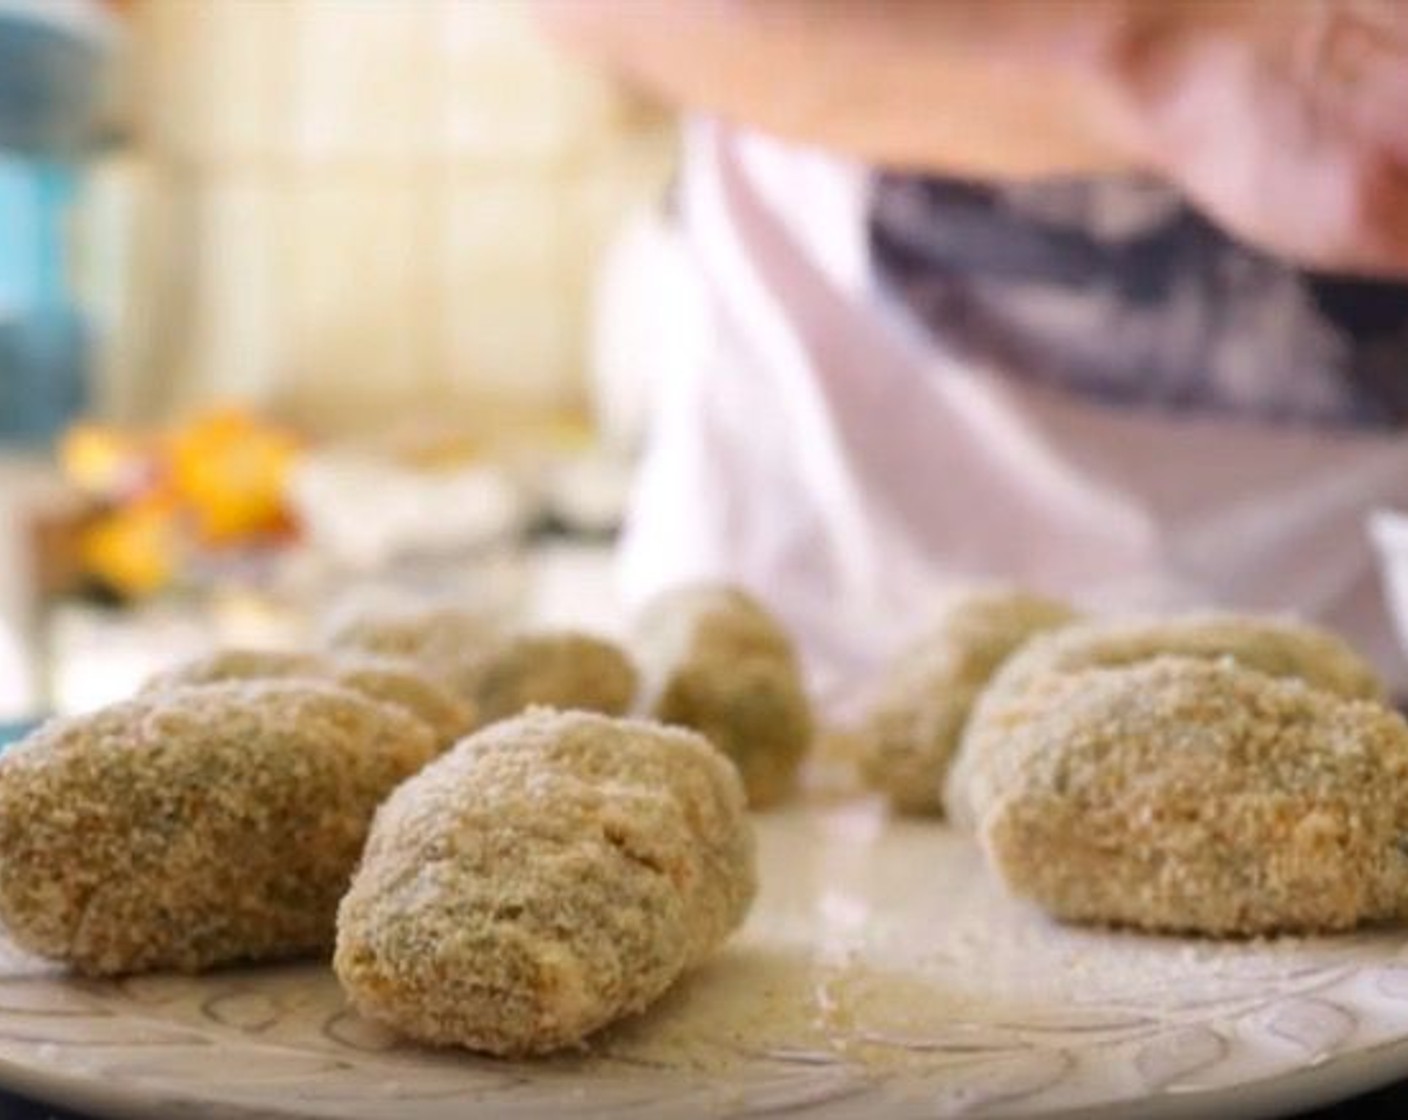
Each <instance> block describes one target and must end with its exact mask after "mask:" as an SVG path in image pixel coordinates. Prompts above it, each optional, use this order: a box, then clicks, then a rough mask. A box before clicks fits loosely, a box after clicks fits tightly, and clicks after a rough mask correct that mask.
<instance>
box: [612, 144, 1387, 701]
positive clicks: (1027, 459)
mask: <svg viewBox="0 0 1408 1120" xmlns="http://www.w3.org/2000/svg"><path fill="white" fill-rule="evenodd" d="M873 181H874V180H873V178H872V176H871V175H870V173H869V172H868V171H867V170H866V169H864V168H861V167H858V166H855V165H852V164H849V163H845V162H842V161H839V160H836V159H833V158H830V157H828V156H825V155H822V154H818V153H815V152H811V151H806V150H801V149H797V148H793V147H790V146H788V145H785V144H782V143H780V142H777V141H775V140H772V139H769V138H765V137H762V136H758V135H754V134H749V133H740V132H737V131H734V130H732V129H730V128H728V127H725V126H723V125H720V124H718V123H715V122H709V121H700V122H697V123H694V124H693V125H691V127H690V130H689V133H688V137H687V155H686V160H685V166H684V170H683V173H682V179H681V184H680V188H681V189H680V207H681V212H682V216H683V225H684V229H685V231H686V237H687V239H688V246H689V250H690V255H691V259H692V261H693V265H694V268H695V269H696V272H697V276H698V279H699V288H700V291H701V292H702V293H703V299H704V302H705V313H706V318H705V323H706V324H707V333H706V345H705V346H704V347H703V349H702V350H701V351H700V352H699V353H698V355H697V357H696V359H695V360H693V361H691V362H690V363H688V365H686V366H683V367H681V368H678V369H675V370H674V371H673V374H672V376H671V377H670V379H669V380H668V381H667V382H665V383H664V384H661V385H659V386H658V387H657V393H656V397H655V401H654V414H653V419H652V428H651V434H650V439H649V445H648V449H647V453H646V456H645V461H644V465H643V469H642V473H641V477H640V481H639V484H638V487H637V491H636V493H635V496H634V500H633V504H632V508H631V514H630V517H629V520H628V525H627V532H626V537H625V540H624V544H623V551H622V568H621V571H622V576H623V582H624V589H625V593H626V596H627V599H628V601H629V602H631V603H638V602H639V601H641V600H643V599H644V598H646V597H648V596H649V595H651V594H653V593H655V592H657V591H659V590H661V589H663V588H665V587H668V586H669V585H671V584H674V583H676V582H679V581H682V580H690V579H723V580H731V581H737V582H739V583H741V584H743V585H745V586H747V587H749V588H751V589H752V590H754V591H755V592H756V593H758V594H759V595H760V596H761V597H763V599H764V600H765V601H767V602H768V603H769V604H771V605H772V606H773V607H774V608H775V609H776V610H777V611H779V612H780V613H781V614H782V616H783V617H784V618H785V620H786V621H787V622H788V623H789V624H790V625H791V626H792V627H793V629H794V631H795V632H796V633H797V634H798V635H799V637H800V638H801V641H802V645H803V648H804V652H805V655H806V658H807V663H808V666H809V668H810V670H811V672H812V675H813V679H814V683H815V684H816V685H817V687H818V689H819V691H820V693H821V695H822V696H823V699H824V701H825V702H826V703H827V704H828V705H829V706H831V707H832V708H833V709H840V710H844V707H845V700H846V698H847V697H848V696H851V695H853V694H854V692H855V688H856V686H858V685H861V684H863V683H864V681H865V680H866V679H867V678H868V677H869V676H870V675H871V674H872V673H873V672H874V671H875V670H876V669H877V668H878V666H879V665H880V664H882V663H883V661H884V659H886V658H887V657H889V656H890V655H892V654H893V653H894V652H895V650H896V649H897V647H898V646H899V645H900V644H901V643H903V642H905V641H906V640H908V639H909V638H910V637H912V636H913V635H914V634H915V632H916V631H917V630H918V629H919V628H920V627H922V626H923V624H924V622H925V620H926V614H927V610H928V607H929V604H930V603H931V601H932V600H933V599H934V597H935V596H936V595H937V594H938V593H939V592H940V591H941V590H943V589H944V588H945V587H947V586H950V585H952V584H953V583H954V582H956V581H969V580H974V579H983V580H986V579H1002V580H1011V581H1017V582H1020V583H1022V584H1026V585H1029V586H1031V587H1033V588H1035V589H1039V590H1044V591H1047V592H1051V593H1055V594H1058V595H1064V596H1067V597H1069V598H1071V599H1073V600H1075V601H1077V602H1078V603H1079V604H1082V605H1084V606H1086V607H1088V608H1091V609H1095V610H1129V609H1179V608H1191V607H1208V606H1224V607H1236V608H1245V609H1251V610H1266V611H1280V612H1286V611H1289V612H1293V613H1295V614H1297V615H1300V616H1302V617H1305V618H1307V619H1311V620H1315V621H1318V622H1321V623H1324V624H1326V625H1328V626H1331V627H1333V628H1335V629H1336V630H1338V631H1340V632H1341V633H1343V634H1344V635H1345V636H1346V637H1347V638H1348V639H1349V640H1350V641H1351V642H1353V643H1354V644H1355V645H1356V646H1357V647H1358V648H1359V649H1360V650H1361V651H1362V652H1363V653H1365V654H1366V655H1367V656H1369V657H1370V658H1372V659H1373V660H1374V661H1376V662H1377V663H1378V664H1379V666H1380V667H1381V668H1382V669H1383V671H1384V672H1385V673H1386V674H1387V675H1388V676H1389V678H1390V679H1391V681H1392V682H1393V684H1394V685H1395V687H1402V686H1403V685H1405V684H1408V667H1405V664H1404V662H1403V659H1402V657H1401V654H1400V653H1399V651H1398V649H1397V645H1396V643H1395V641H1394V639H1393V637H1392V633H1391V628H1390V621H1389V618H1388V616H1387V612H1386V609H1385V605H1384V601H1383V595H1382V590H1381V587H1380V581H1379V574H1378V571H1377V567H1376V563H1375V560H1374V556H1373V553H1372V551H1371V547H1370V544H1369V540H1368V536H1367V530H1366V518H1367V517H1368V515H1369V513H1370V512H1371V511H1372V510H1374V509H1376V508H1378V507H1395V506H1402V507H1408V440H1405V439H1404V438H1402V437H1401V436H1400V435H1399V434H1397V432H1395V431H1393V430H1372V431H1361V430H1353V429H1350V430H1345V429H1333V430H1331V429H1324V428H1317V427H1314V426H1306V425H1276V424H1267V423H1263V422H1253V421H1248V420H1247V419H1244V418H1240V419H1239V418H1231V419H1229V418H1227V417H1221V416H1208V415H1201V414H1198V415H1174V414H1169V413H1165V412H1159V411H1157V410H1148V409H1138V408H1116V407H1111V406H1110V405H1108V404H1106V403H1100V402H1091V401H1089V400H1086V399H1082V398H1080V397H1078V396H1075V395H1071V394H1068V393H1065V392H1063V391H1062V390H1061V389H1060V388H1059V387H1053V386H1051V385H1048V384H1042V383H1039V382H1035V381H1030V380H1023V379H1021V378H1013V377H1010V376H1005V375H1004V374H1005V371H1003V370H1001V369H997V368H993V367H992V366H990V365H984V364H983V363H982V362H979V361H974V360H973V359H972V358H971V357H969V358H964V359H959V358H957V357H955V356H954V355H953V354H952V353H950V352H946V351H945V349H944V348H943V347H940V346H936V345H935V344H934V341H933V338H932V337H931V335H930V334H929V333H928V332H927V331H926V330H925V329H924V327H923V326H922V325H921V324H920V323H919V322H917V321H916V320H915V318H914V317H913V316H912V315H910V314H909V313H908V312H907V311H906V309H905V308H904V307H902V306H899V305H898V304H897V302H896V300H895V299H894V298H893V295H892V294H891V293H890V292H889V291H887V290H884V289H882V287H881V285H880V283H879V279H878V277H877V276H876V273H875V270H874V268H873V262H872V259H871V257H872V254H871V251H870V244H869V240H868V234H867V207H868V206H869V203H870V192H871V189H872V185H873ZM1404 376H1405V377H1408V369H1405V371H1404Z"/></svg>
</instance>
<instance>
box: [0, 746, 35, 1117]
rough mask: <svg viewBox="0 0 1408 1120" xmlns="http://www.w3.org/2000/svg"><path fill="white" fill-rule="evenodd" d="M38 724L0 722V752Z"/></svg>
mask: <svg viewBox="0 0 1408 1120" xmlns="http://www.w3.org/2000/svg"><path fill="white" fill-rule="evenodd" d="M38 726H39V721H38V720H30V721H26V722H24V723H0V754H4V753H5V748H6V747H8V746H9V745H10V744H11V743H18V742H19V741H20V740H21V739H23V738H24V737H25V736H26V735H28V734H29V733H30V732H31V731H33V730H34V729H35V728H36V727H38ZM3 1115H4V1113H3V1112H0V1116H3Z"/></svg>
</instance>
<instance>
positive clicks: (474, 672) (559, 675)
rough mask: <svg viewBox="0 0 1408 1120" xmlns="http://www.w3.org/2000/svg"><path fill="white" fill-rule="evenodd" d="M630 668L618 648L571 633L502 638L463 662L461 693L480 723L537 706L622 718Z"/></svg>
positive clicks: (632, 689)
mask: <svg viewBox="0 0 1408 1120" xmlns="http://www.w3.org/2000/svg"><path fill="white" fill-rule="evenodd" d="M638 683H639V682H638V678H637V674H636V670H635V666H634V665H632V664H631V660H630V658H629V657H627V655H626V654H625V652H624V651H623V650H621V649H620V647H618V646H616V645H614V644H613V643H611V642H609V641H606V640H605V639H604V638H598V637H594V636H592V635H590V634H580V633H576V632H575V631H570V630H563V631H542V632H540V633H523V634H516V635H512V636H508V637H504V638H501V639H500V640H499V641H497V642H495V643H493V644H491V645H490V646H489V647H488V648H487V649H486V650H485V651H484V652H483V653H482V654H481V655H480V656H479V657H478V658H476V659H474V660H473V661H471V662H467V663H466V664H465V665H464V667H463V669H462V671H461V673H460V674H459V677H458V685H459V689H460V691H461V693H462V694H463V695H465V696H467V697H468V698H469V699H470V700H471V702H472V703H473V704H474V705H475V707H476V709H477V710H478V712H479V715H480V720H481V721H482V722H483V723H493V722H494V721H496V720H501V719H508V718H510V717H511V716H516V715H519V714H520V713H522V712H524V711H526V710H527V709H528V708H531V707H535V706H541V707H548V708H560V709H563V710H568V709H575V710H580V711H586V712H600V713H602V714H603V715H612V716H616V715H624V714H625V713H626V712H628V711H629V710H630V707H631V704H632V702H633V701H634V700H635V695H636V689H637V687H638Z"/></svg>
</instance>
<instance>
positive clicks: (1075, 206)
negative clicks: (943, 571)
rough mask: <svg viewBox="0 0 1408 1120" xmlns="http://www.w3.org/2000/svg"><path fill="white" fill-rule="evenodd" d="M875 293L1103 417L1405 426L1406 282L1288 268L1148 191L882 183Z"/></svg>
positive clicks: (1120, 184) (1135, 187)
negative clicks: (1124, 412) (1093, 404)
mask: <svg viewBox="0 0 1408 1120" xmlns="http://www.w3.org/2000/svg"><path fill="white" fill-rule="evenodd" d="M870 243H871V250H872V253H873V259H874V262H875V267H876V269H877V271H878V273H879V275H880V276H881V278H882V281H883V282H884V283H885V284H886V285H887V286H888V287H889V288H890V289H891V290H892V291H893V293H894V294H895V296H896V297H897V298H898V299H899V300H901V301H902V303H903V304H904V305H905V306H906V307H907V308H908V309H909V310H910V311H912V312H913V314H914V315H915V316H916V317H917V318H918V319H919V320H920V321H921V322H922V323H923V324H924V325H925V327H926V328H927V329H928V330H929V331H930V332H931V334H932V336H933V337H934V339H935V341H936V342H937V343H939V344H940V345H942V346H944V347H945V348H947V349H948V350H950V351H951V352H953V353H956V354H957V355H958V356H960V357H964V358H969V359H972V360H975V361H978V362H982V363H983V364H985V365H992V366H995V367H997V368H998V369H1001V370H1002V371H1004V372H1005V373H1007V374H1010V375H1011V376H1013V377H1019V378H1026V379H1030V380H1032V381H1036V382H1040V383H1043V384H1046V385H1049V386H1052V387H1056V388H1059V389H1061V390H1064V391H1068V392H1070V393H1073V394H1076V395H1079V396H1082V397H1084V398H1087V399H1091V400H1095V401H1099V402H1102V403H1105V404H1110V405H1119V406H1126V407H1139V408H1149V409H1157V410H1161V411H1165V412H1168V411H1173V412H1187V413H1204V414H1217V415H1223V416H1234V417H1239V418H1245V419H1253V420H1260V421H1266V422H1277V423H1293V424H1308V425H1317V426H1326V427H1356V428H1377V429H1391V428H1397V427H1400V426H1402V425H1403V424H1405V423H1408V284H1401V283H1387V282H1376V281H1365V280H1357V279H1352V278H1347V277H1339V276H1332V275H1327V274H1316V273H1309V272H1303V271H1299V270H1297V269H1295V268H1292V267H1289V266H1287V265H1285V264H1283V263H1281V262H1280V261H1278V260H1276V259H1275V258H1273V257H1270V256H1268V255H1266V254H1264V253H1261V252H1258V251H1257V250H1255V249H1252V248H1249V247H1247V246H1245V245H1242V244H1239V243H1238V242H1236V241H1233V240H1232V239H1230V238H1229V237H1227V236H1226V235H1224V234H1223V233H1222V232H1221V231H1220V230H1219V229H1217V227H1215V226H1213V225H1212V224H1211V223H1210V222H1208V221H1207V220H1206V219H1204V218H1203V217H1202V216H1201V215H1199V214H1198V213H1197V212H1196V211H1195V210H1193V209H1192V208H1191V207H1189V206H1188V205H1186V204H1185V203H1184V202H1182V201H1181V199H1180V198H1179V196H1178V194H1177V193H1176V192H1175V191H1173V190H1172V189H1170V188H1168V187H1166V186H1164V185H1162V184H1159V183H1155V182H1151V181H1142V180H1118V181H1090V182H1085V181H1082V182H1050V183H1043V184H1040V185H1023V186H1016V187H994V186H989V185H977V184H972V183H964V182H958V181H952V180H942V179H926V178H918V177H910V176H898V175H886V176H881V177H880V178H879V179H878V181H877V182H876V184H875V192H874V197H873V204H872V209H871V217H870Z"/></svg>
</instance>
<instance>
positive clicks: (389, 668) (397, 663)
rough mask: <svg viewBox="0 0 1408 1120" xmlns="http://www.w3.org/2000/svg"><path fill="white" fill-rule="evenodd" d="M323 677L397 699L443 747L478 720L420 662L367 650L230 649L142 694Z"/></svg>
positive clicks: (158, 679)
mask: <svg viewBox="0 0 1408 1120" xmlns="http://www.w3.org/2000/svg"><path fill="white" fill-rule="evenodd" d="M241 680H245V681H257V680H315V681H317V680H321V681H327V682H330V683H332V684H339V685H342V686H343V687H344V688H350V689H351V690H352V691H353V692H360V693H361V694H362V695H363V696H366V697H367V698H368V699H371V700H378V701H381V702H383V703H388V704H396V705H398V706H400V707H402V708H404V709H406V710H407V711H409V712H410V713H411V714H412V715H414V716H416V718H418V719H419V720H421V722H423V723H424V724H425V725H426V726H427V727H429V728H430V730H431V731H432V732H433V733H434V735H435V739H436V742H437V743H438V744H439V746H440V749H441V750H444V749H446V748H448V747H449V746H451V745H452V744H454V743H455V742H457V741H458V740H459V739H461V738H462V737H463V736H465V735H467V734H469V732H471V731H472V730H474V728H475V727H476V726H477V725H478V721H477V719H476V716H475V713H474V707H473V705H472V704H470V703H469V702H468V701H467V700H464V699H461V698H460V697H458V696H456V695H455V694H454V693H453V692H451V691H450V689H449V687H448V686H446V685H444V684H442V683H441V682H440V681H438V680H437V679H436V678H434V677H433V676H431V675H430V674H429V673H428V672H426V671H425V670H423V669H421V668H420V667H419V666H418V665H417V664H416V662H414V661H410V660H407V659H404V658H394V657H377V656H371V655H363V654H351V653H348V654H337V653H308V652H292V651H273V650H252V649H226V650H220V651H218V652H216V653H212V654H209V655H208V656H205V657H201V658H197V659H196V660H194V661H189V662H187V663H186V664H184V665H181V666H179V667H177V668H175V669H172V670H169V671H168V672H165V673H160V674H158V675H157V676H155V677H153V678H152V679H151V680H149V681H148V682H147V683H146V685H145V686H144V687H143V689H142V691H143V692H144V693H152V692H167V691H170V690H171V689H173V688H181V687H185V686H188V685H198V684H217V683H221V682H224V681H241Z"/></svg>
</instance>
